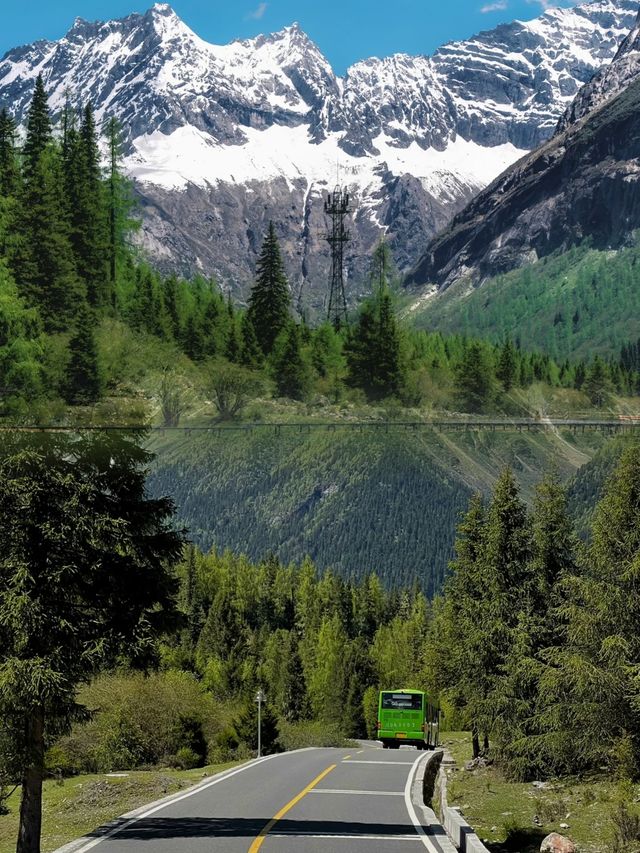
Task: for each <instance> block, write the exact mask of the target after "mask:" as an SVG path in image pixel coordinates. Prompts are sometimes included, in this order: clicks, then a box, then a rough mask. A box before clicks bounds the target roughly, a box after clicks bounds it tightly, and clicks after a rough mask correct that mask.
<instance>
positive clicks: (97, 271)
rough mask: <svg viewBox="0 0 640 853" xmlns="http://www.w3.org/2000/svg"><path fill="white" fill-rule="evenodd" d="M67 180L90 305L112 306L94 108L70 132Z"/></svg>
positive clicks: (77, 253) (74, 239)
mask: <svg viewBox="0 0 640 853" xmlns="http://www.w3.org/2000/svg"><path fill="white" fill-rule="evenodd" d="M68 137H69V138H68V142H67V146H66V147H67V148H68V153H67V158H68V162H67V163H66V177H67V187H68V201H69V215H70V220H71V241H72V244H73V248H74V253H75V257H76V265H77V269H78V273H79V275H80V277H81V279H82V280H83V281H84V283H85V286H86V288H87V298H88V300H89V304H90V305H92V306H94V307H105V306H108V305H111V304H112V302H113V297H112V294H111V284H110V282H109V271H108V267H107V223H106V219H105V215H104V210H105V205H104V200H103V186H102V175H101V172H100V152H99V149H98V141H97V136H96V127H95V120H94V117H93V109H92V107H91V104H90V103H89V104H87V105H86V107H85V108H84V112H83V117H82V123H81V126H80V129H79V131H77V132H76V131H75V130H74V129H72V130H69V132H68Z"/></svg>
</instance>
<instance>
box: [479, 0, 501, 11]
mask: <svg viewBox="0 0 640 853" xmlns="http://www.w3.org/2000/svg"><path fill="white" fill-rule="evenodd" d="M507 6H508V3H507V0H494V2H493V3H487V4H486V5H484V6H483V7H482V8H481V9H480V11H481V12H482V14H483V15H486V14H487V12H500V11H502V10H503V9H506V8H507Z"/></svg>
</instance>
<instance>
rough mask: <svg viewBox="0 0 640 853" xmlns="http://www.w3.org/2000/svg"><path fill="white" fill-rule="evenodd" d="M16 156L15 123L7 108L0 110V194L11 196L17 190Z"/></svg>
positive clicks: (17, 171)
mask: <svg viewBox="0 0 640 853" xmlns="http://www.w3.org/2000/svg"><path fill="white" fill-rule="evenodd" d="M18 178H19V170H18V157H17V151H16V124H15V122H14V120H13V118H12V117H11V116H10V115H9V113H8V112H7V110H6V109H5V108H3V109H2V110H0V196H12V195H15V194H16V193H17V191H18Z"/></svg>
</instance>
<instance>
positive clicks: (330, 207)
mask: <svg viewBox="0 0 640 853" xmlns="http://www.w3.org/2000/svg"><path fill="white" fill-rule="evenodd" d="M324 212H325V213H326V214H327V216H330V217H331V230H330V231H329V233H328V234H327V242H328V243H329V245H330V246H331V279H330V285H329V308H328V311H327V319H328V320H329V321H330V322H331V323H333V325H334V327H335V328H336V329H339V328H340V326H342V325H343V324H346V322H347V297H346V295H345V291H344V247H345V244H346V243H348V242H349V240H350V239H351V233H350V232H349V231H347V229H346V228H345V226H344V221H345V218H346V216H347V214H348V213H349V212H350V208H349V192H348V190H347V188H346V187H340V186H336V188H335V189H334V191H333V192H332V193H330V194H329V195H328V196H327V198H326V199H325V203H324Z"/></svg>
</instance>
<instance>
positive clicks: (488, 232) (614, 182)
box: [408, 12, 640, 290]
mask: <svg viewBox="0 0 640 853" xmlns="http://www.w3.org/2000/svg"><path fill="white" fill-rule="evenodd" d="M638 158H640V12H639V13H638V16H637V20H636V22H635V24H634V27H633V28H632V30H631V32H630V34H629V35H628V36H627V38H626V39H625V40H624V42H623V44H622V45H621V47H620V49H619V51H618V52H617V54H616V57H615V58H614V60H613V62H612V63H611V64H610V65H609V66H606V67H605V68H603V69H602V70H601V71H600V72H599V73H598V74H597V75H595V77H594V78H593V80H592V81H590V82H589V83H588V84H587V85H586V86H585V87H584V88H583V89H582V90H581V91H580V92H579V93H578V95H577V96H576V98H575V99H574V101H573V102H572V104H571V105H570V107H569V108H568V109H567V111H566V112H565V114H564V116H563V117H562V119H561V120H560V122H559V124H558V128H557V130H556V133H555V135H554V136H553V138H552V139H551V140H550V141H549V142H547V143H545V144H544V145H542V146H541V147H540V148H539V149H537V150H536V151H534V152H533V153H532V154H529V155H528V156H526V157H524V158H523V159H522V160H520V161H519V162H518V163H516V164H515V165H514V166H511V167H510V168H509V169H507V170H506V171H505V172H504V174H502V175H501V176H500V177H499V178H497V179H496V180H495V181H494V182H493V183H492V184H491V185H490V186H489V187H488V188H487V189H485V190H484V191H482V192H481V193H480V194H479V195H478V196H477V197H476V198H475V199H473V201H471V202H470V203H469V205H468V206H467V207H466V208H465V209H464V210H463V211H462V212H461V213H459V214H458V215H457V216H456V217H455V218H454V219H453V221H452V222H451V224H450V225H449V226H448V227H447V228H445V229H444V230H443V231H442V233H440V234H439V235H438V236H437V237H435V238H434V239H433V240H432V241H431V242H430V243H429V244H428V246H427V248H426V251H425V253H424V255H423V257H422V259H421V261H420V262H419V264H418V265H417V267H416V269H415V270H414V272H413V273H412V274H411V276H409V278H408V284H409V285H412V284H414V285H427V286H433V285H435V286H437V287H438V288H439V289H440V290H444V289H446V288H448V287H449V286H450V285H452V284H454V283H455V282H458V281H462V280H465V281H467V282H468V283H469V285H470V286H478V285H479V284H481V283H482V281H483V280H484V279H486V278H489V277H491V276H495V275H498V274H500V273H504V272H508V271H509V270H513V269H515V268H517V267H520V266H525V265H527V264H530V263H532V262H534V261H535V260H537V259H539V258H542V257H545V256H548V255H550V254H551V253H552V252H554V251H562V250H566V249H568V248H570V247H572V246H576V245H580V244H581V243H582V242H583V241H587V240H588V241H590V243H591V244H592V245H593V246H595V247H597V248H615V247H618V246H621V245H624V244H625V243H626V242H627V241H628V240H629V239H631V238H632V235H633V232H634V231H635V230H636V229H637V228H640V199H639V192H638V190H639V188H640V170H639V168H638Z"/></svg>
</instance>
